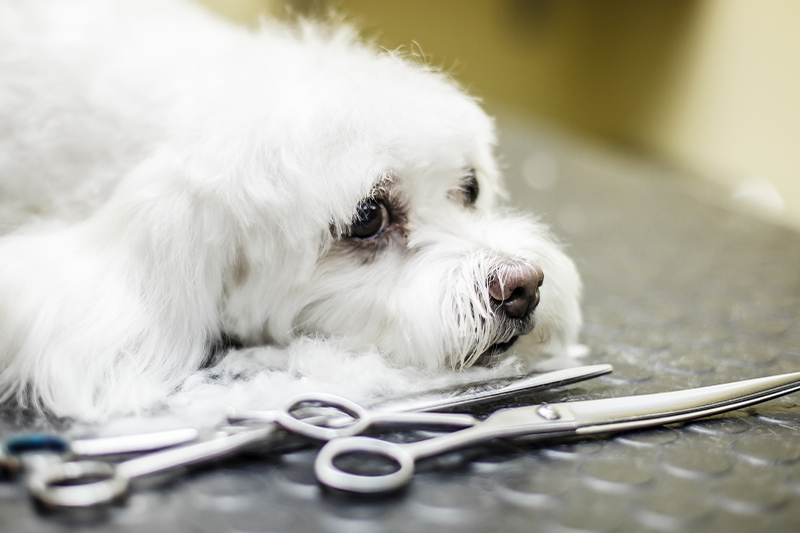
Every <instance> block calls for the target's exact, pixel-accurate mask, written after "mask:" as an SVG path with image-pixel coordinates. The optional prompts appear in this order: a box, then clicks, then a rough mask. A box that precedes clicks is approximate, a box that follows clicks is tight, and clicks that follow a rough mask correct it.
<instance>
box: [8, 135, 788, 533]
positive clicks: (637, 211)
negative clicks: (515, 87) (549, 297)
mask: <svg viewBox="0 0 800 533" xmlns="http://www.w3.org/2000/svg"><path fill="white" fill-rule="evenodd" d="M501 138H502V142H501V153H502V154H504V161H505V164H506V166H507V170H506V176H507V180H508V182H509V189H510V191H511V199H512V203H513V204H515V205H516V206H519V207H523V208H525V209H532V210H534V211H535V212H537V213H540V214H541V215H542V217H543V218H544V220H545V221H547V222H549V223H550V224H551V225H552V226H553V229H554V231H555V232H556V233H557V234H559V235H561V236H562V237H563V239H564V240H565V241H566V242H568V243H569V248H570V253H571V255H572V256H573V257H574V258H576V260H577V262H578V265H579V269H580V271H581V273H582V275H583V279H584V283H585V302H584V312H585V322H586V324H585V327H584V329H583V334H582V339H583V342H585V343H586V344H587V345H588V346H589V355H588V356H586V357H585V358H584V361H585V362H587V363H599V362H606V363H611V364H613V365H614V372H613V373H612V374H610V375H608V376H604V377H602V378H599V379H595V380H593V381H590V382H586V383H585V384H581V385H573V386H569V387H564V388H562V389H557V390H553V391H549V392H548V393H546V394H540V395H538V397H537V398H534V399H535V400H538V401H543V400H550V401H555V400H566V399H578V398H580V399H586V398H599V397H608V396H620V395H628V394H637V393H647V392H656V391H664V390H670V389H681V388H688V387H694V386H701V385H708V384H714V383H720V382H723V381H733V380H738V379H746V378H752V377H759V376H764V375H768V374H774V373H781V372H791V371H796V370H798V369H800V328H798V327H796V326H797V325H798V318H800V235H798V234H796V233H794V232H792V231H789V230H787V229H783V228H780V227H777V226H773V225H770V224H767V223H764V222H760V221H757V220H755V219H752V218H749V217H747V216H743V215H739V214H736V213H734V212H732V211H729V210H726V209H724V208H721V207H718V206H715V205H714V204H713V203H708V202H706V201H704V200H701V199H698V198H700V197H702V196H704V195H706V196H708V190H711V191H712V192H711V194H712V195H713V194H718V195H721V192H720V191H716V190H715V189H714V188H713V187H711V188H710V189H709V187H708V186H707V185H703V184H700V183H698V182H695V181H692V180H688V179H686V178H683V177H681V176H680V174H679V173H677V172H675V171H673V170H669V169H666V168H664V167H661V166H658V165H656V164H651V163H648V162H647V161H639V160H635V159H634V158H631V157H623V156H618V155H614V154H613V153H611V152H608V151H604V150H603V149H599V148H596V147H593V146H590V145H580V144H578V143H574V142H569V141H564V140H559V139H558V138H557V137H556V136H553V135H548V134H544V133H541V132H540V131H538V130H536V129H533V128H530V127H528V126H525V125H524V124H520V123H516V124H515V123H513V122H504V123H503V127H502V128H501ZM527 400H532V399H531V398H528V399H527ZM799 400H800V398H798V395H796V394H795V395H791V396H786V397H784V398H781V399H778V400H773V401H771V402H769V403H766V404H763V405H759V406H756V407H753V408H748V409H745V410H742V411H736V412H732V413H729V414H726V415H722V416H717V417H714V418H711V419H707V420H704V421H698V422H693V423H689V424H679V425H673V426H670V427H667V428H661V429H655V430H646V431H641V432H636V433H627V434H622V435H618V436H616V437H613V438H607V437H604V438H589V439H583V440H573V441H570V442H562V443H557V444H552V443H551V444H535V445H534V444H525V443H524V442H497V443H494V444H492V445H488V446H485V447H481V448H474V449H469V450H465V451H464V452H459V453H452V454H449V455H446V456H443V457H441V458H437V459H433V460H429V461H427V462H426V464H423V465H421V466H422V468H421V469H420V470H421V472H419V473H418V474H417V475H416V477H415V479H414V481H413V483H412V484H411V486H410V487H409V488H408V489H407V490H405V491H402V492H400V493H397V494H392V495H389V496H381V497H363V496H362V497H356V496H350V495H345V494H340V493H332V492H327V491H324V490H322V489H321V488H320V486H318V485H317V483H316V482H315V480H314V476H313V472H312V462H313V459H314V454H315V452H314V450H304V451H299V452H295V453H290V454H288V455H284V456H280V457H271V458H270V457H249V458H243V459H240V460H236V461H228V462H224V463H220V464H218V465H215V466H214V467H213V468H206V469H203V470H198V471H192V472H188V473H185V474H184V475H178V476H173V477H171V478H169V479H168V480H163V479H162V480H156V481H158V483H151V485H152V486H151V487H143V488H140V489H139V490H137V491H136V492H135V493H134V494H133V495H132V496H131V497H130V498H128V499H127V500H126V501H125V502H123V503H121V504H119V505H115V506H112V507H110V508H106V509H103V510H101V511H92V512H81V513H47V512H41V511H40V510H37V509H36V507H35V506H34V505H33V503H32V502H31V501H30V500H29V499H28V497H27V496H26V494H25V491H24V490H23V489H22V488H21V487H20V486H19V484H17V483H13V482H11V481H2V482H0V530H2V531H14V532H18V531H63V530H76V529H77V530H86V529H91V530H92V531H98V532H102V531H114V532H122V531H148V532H153V531H187V532H189V531H241V532H262V531H276V532H277V531H326V532H327V531H330V532H372V531H376V532H380V531H458V532H469V531H525V532H535V531H555V532H578V531H725V532H731V531H800V435H799V434H798V433H799V432H800V407H798V401H799ZM6 415H7V416H6V420H7V422H6V425H8V424H9V422H8V421H9V420H12V419H13V415H11V414H9V413H8V412H7V413H6Z"/></svg>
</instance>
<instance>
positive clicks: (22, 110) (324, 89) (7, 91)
mask: <svg viewBox="0 0 800 533" xmlns="http://www.w3.org/2000/svg"><path fill="white" fill-rule="evenodd" d="M494 142H495V138H494V133H493V125H492V121H491V120H490V119H489V118H488V117H487V116H486V114H484V112H483V111H482V110H481V109H480V108H479V106H478V105H477V104H476V102H475V100H474V99H472V98H470V97H469V96H467V95H466V94H464V93H463V92H462V91H461V90H460V89H459V88H458V87H457V86H456V85H455V84H454V83H453V82H452V81H450V80H449V79H447V78H446V77H445V76H443V75H442V74H440V73H438V72H435V71H434V70H433V69H431V68H428V67H425V66H423V65H419V64H417V63H416V62H414V61H412V60H408V59H405V58H403V57H400V56H399V55H398V54H396V53H390V52H378V51H377V50H375V49H374V48H373V47H372V46H369V45H365V44H363V43H361V42H359V41H358V40H357V39H356V38H355V37H354V35H353V32H352V31H351V30H349V29H348V28H346V27H345V28H343V27H340V26H338V25H337V26H336V27H331V26H330V25H317V24H310V23H299V24H298V25H297V26H296V27H283V26H280V25H277V24H275V25H269V24H267V25H265V26H264V27H263V28H261V29H260V31H257V32H250V31H247V30H245V29H242V28H239V27H235V26H233V25H231V24H228V23H226V22H223V21H221V20H217V19H215V18H214V17H212V16H211V15H209V14H207V13H206V12H205V11H203V10H202V9H200V8H198V7H195V6H194V5H190V4H183V3H179V2H168V1H166V0H119V1H117V0H115V1H110V0H81V1H64V0H36V1H30V2H24V1H15V0H0V199H1V200H0V233H2V236H0V369H1V372H0V392H1V393H2V398H3V399H4V400H9V399H16V401H19V402H21V403H28V404H31V403H32V404H33V405H36V406H39V407H42V408H44V409H46V410H49V411H51V412H53V413H55V414H57V415H68V416H76V417H93V416H105V415H108V414H111V413H124V412H132V411H136V410H139V409H142V408H145V407H147V406H149V405H152V404H153V403H154V402H157V401H159V400H162V399H163V398H164V397H165V396H166V395H167V394H168V393H169V392H170V391H171V390H174V389H175V388H176V387H177V386H179V384H180V383H181V382H182V381H183V380H184V379H185V378H186V377H187V376H188V375H189V374H190V373H192V372H193V371H196V370H197V369H198V368H200V367H201V366H203V365H204V364H208V359H209V356H210V354H211V353H212V352H213V348H214V346H216V345H218V344H219V343H220V341H221V340H225V339H234V340H235V341H236V342H238V343H242V344H245V345H253V344H258V343H274V344H284V343H287V342H288V341H290V340H291V339H292V338H293V337H296V336H299V335H308V334H313V335H323V336H333V337H341V338H348V339H356V340H357V341H360V342H362V343H364V344H365V345H370V346H375V347H377V349H378V350H379V351H380V352H381V353H383V354H385V357H386V358H388V360H389V361H391V362H392V363H393V364H396V365H417V366H421V367H426V368H455V369H458V368H464V367H467V366H469V365H471V364H473V363H474V362H475V361H476V360H479V359H480V358H481V356H484V355H490V356H491V355H495V354H498V353H500V352H502V351H504V350H505V349H506V348H507V347H508V346H510V345H511V343H513V342H514V340H516V338H517V337H518V336H520V335H524V334H528V333H530V334H531V336H532V337H533V339H534V340H535V343H534V344H536V346H538V349H539V350H541V351H543V352H549V353H557V352H559V351H563V350H564V349H565V347H566V345H568V344H569V343H571V342H573V341H574V340H575V337H576V335H577V331H578V328H579V326H580V321H581V316H580V310H579V295H580V280H579V277H578V275H577V273H576V270H575V267H574V265H573V263H572V261H571V260H570V259H569V258H568V257H567V256H566V255H565V254H564V253H563V252H562V251H561V249H560V248H559V247H558V246H557V245H556V244H554V242H553V240H552V238H551V237H550V236H549V233H548V232H547V230H546V229H545V228H544V227H543V226H542V225H540V224H539V223H538V222H536V221H535V220H533V219H531V218H530V217H528V216H523V215H514V214H510V213H498V212H495V211H494V210H493V209H495V203H496V200H497V199H498V197H499V196H502V186H501V183H500V178H499V174H498V169H497V165H496V163H495V160H494V159H493V153H492V152H493V145H494ZM540 285H541V288H539V286H540ZM537 304H538V305H537Z"/></svg>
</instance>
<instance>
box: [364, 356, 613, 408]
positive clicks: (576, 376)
mask: <svg viewBox="0 0 800 533" xmlns="http://www.w3.org/2000/svg"><path fill="white" fill-rule="evenodd" d="M612 368H613V367H612V366H611V365H606V364H602V365H589V366H579V367H575V368H566V369H564V370H555V371H553V372H547V373H544V374H538V373H537V374H528V375H526V376H523V377H520V378H516V377H514V378H499V379H493V380H489V381H475V382H470V383H464V384H462V385H458V386H456V387H450V388H446V389H437V390H432V391H427V392H425V393H423V394H421V395H415V396H410V397H409V396H407V397H401V398H391V399H388V400H382V401H379V402H377V403H372V404H370V405H369V408H370V409H379V410H381V411H384V412H406V411H422V412H429V411H445V410H452V409H462V408H466V407H471V406H473V405H476V404H480V403H484V402H489V401H494V400H500V399H502V398H506V397H509V396H512V395H515V394H529V393H533V392H537V391H541V390H547V389H551V388H555V387H561V386H563V385H570V384H572V383H578V382H580V381H585V380H587V379H592V378H596V377H598V376H602V375H604V374H608V373H610V372H611V370H612Z"/></svg>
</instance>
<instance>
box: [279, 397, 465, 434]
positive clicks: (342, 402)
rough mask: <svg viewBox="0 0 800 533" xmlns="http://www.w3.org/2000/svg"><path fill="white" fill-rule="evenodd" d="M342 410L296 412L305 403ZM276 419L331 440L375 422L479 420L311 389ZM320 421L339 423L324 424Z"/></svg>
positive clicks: (462, 423) (414, 423)
mask: <svg viewBox="0 0 800 533" xmlns="http://www.w3.org/2000/svg"><path fill="white" fill-rule="evenodd" d="M308 406H313V407H315V408H321V409H327V410H334V411H338V412H339V414H341V415H342V416H327V417H313V416H312V417H310V418H304V419H300V418H297V417H296V416H295V415H294V414H293V413H294V412H295V411H297V410H302V409H303V408H305V407H308ZM275 420H276V421H277V422H278V424H280V425H281V426H283V427H284V428H285V429H287V430H289V431H291V432H293V433H297V434H300V435H303V436H306V437H310V438H313V439H317V440H324V441H329V440H333V439H337V438H341V437H351V436H353V435H358V434H360V433H363V432H364V431H365V430H366V429H367V428H368V427H370V426H373V425H378V424H381V425H387V424H402V425H408V426H413V427H417V426H452V427H458V428H463V427H469V426H474V425H476V424H477V423H478V419H476V418H475V417H473V416H470V415H465V414H456V413H396V412H384V411H368V410H366V409H365V408H364V407H362V406H361V405H359V404H357V403H356V402H354V401H351V400H348V399H347V398H342V397H341V396H336V395H334V394H325V393H310V394H305V395H301V396H296V397H294V398H292V399H291V400H289V402H287V404H286V406H285V407H284V408H283V409H281V410H280V411H279V412H278V416H276V417H275ZM318 422H325V423H331V424H336V425H335V426H334V427H323V426H320V425H317V423H318Z"/></svg>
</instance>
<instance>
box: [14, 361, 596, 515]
mask: <svg viewBox="0 0 800 533" xmlns="http://www.w3.org/2000/svg"><path fill="white" fill-rule="evenodd" d="M610 371H611V366H610V365H593V366H588V367H577V368H570V369H565V370H559V371H555V372H549V373H547V374H542V375H536V376H529V377H525V378H523V379H520V380H517V381H512V382H511V383H505V382H500V381H497V380H494V381H493V382H490V384H489V385H488V386H487V387H486V390H484V391H482V392H481V391H478V390H477V389H476V385H475V384H473V390H472V392H471V393H470V394H467V395H465V396H464V397H463V401H464V402H465V404H467V405H472V404H475V403H477V402H479V401H481V398H485V399H487V400H491V399H496V398H498V397H502V396H504V395H507V394H514V393H518V392H530V391H535V390H539V389H542V388H547V387H552V386H556V385H564V384H567V383H574V382H577V381H581V380H583V379H589V378H592V377H596V376H599V375H602V374H606V373H608V372H610ZM498 387H499V388H498ZM503 391H505V392H503ZM445 404H446V407H449V408H452V407H455V406H457V405H459V402H458V397H455V398H449V399H448V400H447V402H445ZM405 405H406V406H405V407H404V406H401V404H397V405H396V406H395V407H394V408H387V409H381V410H380V411H367V410H366V409H364V408H363V407H361V406H359V405H358V404H356V403H354V402H351V401H349V400H346V399H344V398H339V397H337V396H333V395H326V394H307V395H303V396H299V397H295V398H293V399H292V400H290V401H289V402H287V404H286V406H285V407H284V408H282V409H276V410H273V411H246V412H242V411H240V412H236V411H233V412H231V413H230V414H229V420H230V421H231V422H234V423H243V422H247V423H249V424H250V425H249V426H244V427H241V426H239V427H233V428H228V429H227V430H224V431H223V436H220V437H217V438H212V439H210V440H206V441H200V442H197V443H194V444H189V445H187V446H183V447H179V448H173V449H169V450H165V451H161V452H157V453H152V454H149V455H144V456H141V457H137V458H135V459H130V460H128V461H124V462H122V463H119V464H112V463H108V462H104V461H67V462H53V463H50V464H47V465H44V466H43V467H42V468H39V469H36V470H34V471H32V472H31V473H30V475H29V477H28V487H29V489H30V491H31V494H32V495H33V496H34V497H35V498H36V499H37V500H39V501H41V502H42V503H45V504H47V505H51V506H56V507H88V506H92V505H99V504H104V503H109V502H111V501H113V500H115V499H118V498H120V497H122V496H124V495H125V494H126V493H127V491H128V489H129V486H130V482H131V481H132V480H134V479H136V478H140V477H143V476H147V475H149V474H155V473H159V472H165V471H168V470H171V469H174V468H177V467H180V466H186V465H190V464H197V463H202V462H207V461H211V460H213V459H217V458H220V457H225V456H229V455H232V454H234V453H236V452H238V451H241V450H243V449H245V448H249V447H251V446H255V445H260V446H261V447H266V448H267V449H271V448H272V447H273V446H276V444H278V443H282V437H283V436H284V435H285V433H286V432H285V431H284V428H285V429H288V430H290V431H292V432H296V433H297V434H300V435H304V436H306V437H309V438H313V439H321V440H329V439H332V438H338V437H342V436H350V435H355V434H358V433H360V432H361V431H363V430H364V429H366V428H367V427H369V426H371V425H375V424H403V425H412V426H414V427H417V426H419V425H420V424H422V425H435V426H454V427H466V426H471V425H474V424H476V423H477V419H475V418H474V417H472V416H470V415H465V414H455V413H435V412H424V411H426V410H427V409H426V408H429V409H433V408H441V406H442V405H444V404H443V402H442V399H441V398H434V399H429V400H428V401H427V402H423V401H420V400H417V401H415V402H414V407H413V408H414V409H415V410H416V411H417V412H403V411H404V410H405V409H407V405H408V404H405ZM326 409H333V410H335V414H334V415H333V416H326V415H320V414H319V413H320V412H324V410H326ZM303 410H306V411H310V413H311V416H310V417H309V418H306V419H304V420H300V419H298V418H296V415H298V413H301V412H302V411H303ZM320 410H322V411H320ZM306 414H308V413H306ZM326 423H327V424H328V427H325V426H324V425H325V424H326ZM306 442H307V441H306ZM97 478H100V480H99V481H94V480H95V479H97ZM87 480H89V481H88V482H86V481H87Z"/></svg>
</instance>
